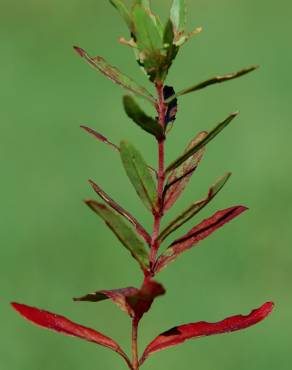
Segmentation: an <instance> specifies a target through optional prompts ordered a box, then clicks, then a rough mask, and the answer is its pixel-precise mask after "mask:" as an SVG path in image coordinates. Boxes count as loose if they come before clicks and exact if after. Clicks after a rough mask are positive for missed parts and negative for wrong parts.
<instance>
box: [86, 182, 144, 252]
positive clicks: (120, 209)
mask: <svg viewBox="0 0 292 370" xmlns="http://www.w3.org/2000/svg"><path fill="white" fill-rule="evenodd" d="M89 183H90V185H91V186H92V188H93V190H94V191H95V192H96V193H97V194H98V195H99V196H100V197H101V199H103V200H104V201H105V202H106V203H107V204H108V205H109V206H110V207H111V208H113V209H114V210H115V211H117V212H118V213H119V214H120V215H122V216H124V217H125V218H126V219H127V220H128V221H129V222H131V224H132V225H134V226H135V229H136V230H137V232H138V233H139V234H140V236H142V238H143V239H144V240H145V241H146V243H147V244H148V245H150V244H151V236H150V235H149V234H148V232H147V231H146V230H145V229H144V227H143V226H142V225H141V224H140V223H139V222H138V221H137V220H136V218H135V217H133V216H132V215H131V214H130V213H129V212H128V211H126V210H125V209H124V208H123V207H121V206H120V205H119V204H118V203H116V202H115V201H114V200H113V199H112V198H110V197H109V196H108V195H107V194H106V193H105V192H104V191H103V190H102V189H101V188H100V187H99V186H98V185H97V184H96V183H95V182H93V181H92V180H89Z"/></svg>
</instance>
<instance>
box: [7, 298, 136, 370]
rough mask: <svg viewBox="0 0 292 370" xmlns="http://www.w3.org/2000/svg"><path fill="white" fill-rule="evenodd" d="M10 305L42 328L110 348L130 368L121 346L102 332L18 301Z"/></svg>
mask: <svg viewBox="0 0 292 370" xmlns="http://www.w3.org/2000/svg"><path fill="white" fill-rule="evenodd" d="M12 307H13V308H14V309H15V310H16V311H17V312H18V313H19V314H20V315H21V316H23V317H24V318H25V319H27V320H29V321H31V322H32V323H34V324H36V325H38V326H40V327H42V328H46V329H50V330H53V331H55V332H58V333H61V334H64V335H69V336H73V337H78V338H81V339H84V340H87V341H88V342H93V343H96V344H99V345H101V346H103V347H107V348H110V349H112V350H113V351H115V352H117V353H118V354H119V355H121V356H122V357H123V358H124V359H125V361H126V362H127V364H128V366H129V367H130V368H131V365H130V361H129V359H128V357H127V355H126V354H125V353H124V352H123V350H122V349H121V347H120V346H119V345H118V344H117V343H116V342H115V341H114V340H113V339H111V338H109V337H107V336H105V335H104V334H102V333H99V332H98V331H95V330H93V329H90V328H87V327H85V326H82V325H79V324H76V323H74V322H72V321H70V320H68V319H67V318H66V317H63V316H59V315H56V314H54V313H51V312H48V311H44V310H40V309H38V308H35V307H30V306H27V305H24V304H20V303H12Z"/></svg>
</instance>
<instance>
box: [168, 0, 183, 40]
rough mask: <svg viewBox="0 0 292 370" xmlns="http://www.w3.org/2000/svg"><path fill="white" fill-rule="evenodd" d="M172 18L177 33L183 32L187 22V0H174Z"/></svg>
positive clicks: (171, 11)
mask: <svg viewBox="0 0 292 370" xmlns="http://www.w3.org/2000/svg"><path fill="white" fill-rule="evenodd" d="M170 19H171V22H172V24H173V28H174V33H175V34H183V33H184V31H185V24H186V4H185V0H173V3H172V7H171V10H170Z"/></svg>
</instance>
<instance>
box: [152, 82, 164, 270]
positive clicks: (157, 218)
mask: <svg viewBox="0 0 292 370" xmlns="http://www.w3.org/2000/svg"><path fill="white" fill-rule="evenodd" d="M156 90H157V104H156V109H157V114H158V120H159V124H160V125H161V126H162V127H163V128H164V127H165V115H166V104H165V101H164V94H163V84H162V83H161V82H157V83H156ZM164 142H165V139H163V140H160V141H158V171H157V198H158V212H156V213H155V214H154V226H153V233H152V242H151V253H150V266H151V268H152V267H153V266H154V264H155V260H156V255H157V252H158V249H159V247H160V242H158V241H157V237H158V235H159V230H160V224H161V219H162V217H163V187H164V181H165V170H164Z"/></svg>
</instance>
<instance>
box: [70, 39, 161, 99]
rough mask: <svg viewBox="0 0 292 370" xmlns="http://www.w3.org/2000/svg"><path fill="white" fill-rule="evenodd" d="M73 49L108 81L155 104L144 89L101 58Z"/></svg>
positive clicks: (76, 48) (79, 49)
mask: <svg viewBox="0 0 292 370" xmlns="http://www.w3.org/2000/svg"><path fill="white" fill-rule="evenodd" d="M74 49H75V50H76V52H77V53H78V54H79V55H80V56H81V57H82V58H83V59H84V60H85V61H86V62H87V63H88V64H89V65H91V66H92V67H93V68H95V69H97V70H98V71H99V72H101V73H102V74H104V75H105V76H106V77H108V78H109V79H110V80H112V81H113V82H115V83H116V84H118V85H121V86H122V87H124V88H125V89H126V90H129V91H131V92H132V93H134V94H137V95H140V96H142V97H143V98H145V99H148V100H149V101H150V102H151V103H153V104H155V99H154V98H153V96H152V95H151V94H150V93H149V92H148V91H147V90H146V89H145V88H144V87H142V86H140V85H138V84H137V83H136V82H135V81H134V80H132V79H131V78H130V77H128V76H126V75H125V74H123V73H122V72H121V71H119V70H118V69H117V68H116V67H113V66H111V65H110V64H109V63H107V62H106V61H105V60H104V59H103V58H102V57H99V56H97V57H90V56H89V55H88V54H87V52H86V51H85V50H83V49H81V48H79V47H78V46H74Z"/></svg>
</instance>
